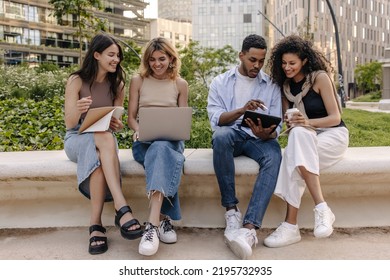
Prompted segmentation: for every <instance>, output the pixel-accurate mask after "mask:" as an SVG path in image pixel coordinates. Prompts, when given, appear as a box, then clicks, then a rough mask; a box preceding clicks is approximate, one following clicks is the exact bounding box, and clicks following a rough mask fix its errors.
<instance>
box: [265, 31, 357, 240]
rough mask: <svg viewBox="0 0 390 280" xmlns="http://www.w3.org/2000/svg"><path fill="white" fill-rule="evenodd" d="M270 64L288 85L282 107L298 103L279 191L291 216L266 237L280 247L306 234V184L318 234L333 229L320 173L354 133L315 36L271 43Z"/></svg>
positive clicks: (283, 84)
mask: <svg viewBox="0 0 390 280" xmlns="http://www.w3.org/2000/svg"><path fill="white" fill-rule="evenodd" d="M270 70H271V77H272V79H273V80H274V81H275V82H276V83H277V84H278V85H279V86H280V87H281V88H282V91H283V94H282V102H283V112H286V111H287V109H289V108H296V109H298V112H296V113H294V114H293V115H292V116H291V117H288V116H287V114H285V117H284V120H285V122H286V124H287V127H288V128H289V129H290V130H289V132H288V145H287V147H286V148H285V150H284V153H283V157H282V163H281V166H280V169H279V175H278V181H277V183H276V188H275V192H274V193H275V194H276V195H277V196H279V197H281V198H282V199H283V200H285V201H286V203H287V213H286V218H285V221H284V222H283V223H281V224H280V226H279V227H278V228H277V229H276V230H275V231H274V232H273V233H272V234H271V235H270V236H268V237H267V238H266V239H265V240H264V244H265V245H266V246H268V247H281V246H286V245H289V244H293V243H296V242H299V241H300V240H301V235H300V232H299V227H298V224H297V215H298V210H299V207H300V204H301V197H302V195H303V192H304V190H305V186H307V188H308V190H309V192H310V195H311V196H312V198H313V201H314V204H315V207H314V236H315V237H318V238H321V237H328V236H330V235H331V234H332V232H333V223H334V221H335V215H334V214H333V212H332V211H331V209H330V208H329V206H328V205H327V203H326V202H325V200H324V197H323V194H322V190H321V186H320V179H319V174H320V170H323V169H324V168H327V167H330V166H332V165H333V164H335V163H336V162H337V161H339V160H340V159H341V158H342V157H343V155H344V154H345V152H346V150H347V147H348V143H349V134H348V129H347V128H346V126H345V124H344V122H343V121H342V119H341V106H340V100H339V96H338V95H337V92H336V88H335V85H334V83H333V81H332V80H331V78H330V76H329V74H330V72H331V70H332V67H331V65H330V63H329V61H328V60H327V59H326V58H325V56H324V55H323V54H322V53H321V52H320V51H318V50H316V49H315V48H314V47H313V46H312V43H311V42H309V41H307V40H304V39H302V38H300V37H299V36H295V35H292V36H289V37H286V38H284V39H282V40H281V41H280V42H279V43H277V44H276V45H275V46H274V48H273V49H272V53H271V57H270Z"/></svg>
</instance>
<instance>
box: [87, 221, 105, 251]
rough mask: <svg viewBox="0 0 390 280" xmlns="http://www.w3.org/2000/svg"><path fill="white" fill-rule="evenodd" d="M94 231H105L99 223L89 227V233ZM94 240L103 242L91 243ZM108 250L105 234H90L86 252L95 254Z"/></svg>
mask: <svg viewBox="0 0 390 280" xmlns="http://www.w3.org/2000/svg"><path fill="white" fill-rule="evenodd" d="M94 231H99V232H101V233H104V234H105V233H106V228H105V227H103V226H101V225H92V226H90V227H89V234H91V233H92V232H94ZM93 242H95V243H97V242H104V243H101V244H96V245H92V243H93ZM107 250H108V245H107V237H106V236H92V237H91V238H90V239H89V248H88V252H89V253H90V254H91V255H97V254H103V253H105V252H106V251H107Z"/></svg>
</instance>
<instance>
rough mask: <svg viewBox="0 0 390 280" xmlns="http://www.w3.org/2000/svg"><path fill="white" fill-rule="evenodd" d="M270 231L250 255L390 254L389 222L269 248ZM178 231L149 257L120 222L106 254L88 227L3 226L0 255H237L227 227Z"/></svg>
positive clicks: (111, 231)
mask: <svg viewBox="0 0 390 280" xmlns="http://www.w3.org/2000/svg"><path fill="white" fill-rule="evenodd" d="M271 232H272V229H261V230H258V240H259V243H258V244H257V246H256V247H255V248H253V254H252V257H251V258H250V259H251V260H390V227H381V228H349V229H345V228H336V229H335V231H334V233H333V234H332V235H331V236H330V237H329V238H323V239H317V238H315V237H314V236H313V233H312V230H310V229H301V235H302V240H301V242H299V243H296V244H293V245H290V246H286V247H282V248H267V247H265V246H264V245H263V240H264V238H265V237H266V236H268V234H270V233H271ZM177 233H178V242H177V243H175V244H169V245H168V244H164V243H161V242H160V247H159V250H158V252H157V254H156V255H154V256H151V257H145V256H142V255H140V254H138V244H139V239H138V240H132V241H129V240H125V239H123V238H122V237H121V235H120V233H119V230H118V229H117V228H115V227H108V231H107V237H108V245H109V249H108V251H107V252H106V253H104V254H101V255H90V254H89V253H88V250H87V249H88V239H89V236H88V228H86V227H69V228H38V229H1V230H0V248H1V249H0V260H238V258H237V257H236V256H235V255H234V254H233V253H232V251H231V250H230V249H229V248H228V247H227V246H226V245H225V243H224V240H223V229H220V228H214V229H205V228H177ZM0 263H1V262H0Z"/></svg>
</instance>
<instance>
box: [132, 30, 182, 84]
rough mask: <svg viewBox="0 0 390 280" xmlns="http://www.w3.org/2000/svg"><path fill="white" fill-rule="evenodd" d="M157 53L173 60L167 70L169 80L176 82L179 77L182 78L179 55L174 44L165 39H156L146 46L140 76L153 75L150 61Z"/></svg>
mask: <svg viewBox="0 0 390 280" xmlns="http://www.w3.org/2000/svg"><path fill="white" fill-rule="evenodd" d="M155 51H160V52H162V53H164V54H166V55H168V56H169V58H171V59H172V62H171V63H170V65H169V67H168V69H167V72H168V76H169V78H170V79H172V80H174V79H176V78H177V77H180V67H181V61H180V57H179V54H178V52H177V50H176V48H175V47H174V46H173V45H172V43H171V42H170V41H169V40H168V39H165V38H163V37H157V38H154V39H152V40H150V41H149V42H148V43H147V44H146V46H145V49H144V52H143V55H142V59H141V65H140V68H139V73H140V76H141V77H142V78H145V77H149V76H150V75H152V73H153V70H152V69H151V68H150V65H149V60H150V57H151V56H152V54H153V52H155Z"/></svg>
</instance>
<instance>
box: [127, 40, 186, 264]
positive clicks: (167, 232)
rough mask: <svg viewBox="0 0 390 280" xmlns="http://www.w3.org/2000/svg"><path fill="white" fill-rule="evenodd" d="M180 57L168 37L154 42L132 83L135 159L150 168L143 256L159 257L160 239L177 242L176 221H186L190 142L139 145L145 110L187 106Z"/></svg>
mask: <svg viewBox="0 0 390 280" xmlns="http://www.w3.org/2000/svg"><path fill="white" fill-rule="evenodd" d="M180 66H181V62H180V58H179V55H178V53H177V51H176V49H175V48H174V47H173V45H172V44H171V43H170V42H169V41H168V40H167V39H165V38H161V37H158V38H155V39H152V40H151V41H150V42H149V43H148V44H147V45H146V46H145V49H144V52H143V56H142V61H141V65H140V71H139V72H140V73H139V74H137V75H135V76H134V77H133V78H132V79H131V84H130V97H129V108H128V111H129V112H128V125H129V127H130V128H131V129H133V130H134V131H135V133H134V135H133V157H134V159H135V160H136V161H137V162H139V163H141V164H142V165H143V166H144V168H145V174H146V192H147V196H148V198H149V199H150V214H149V219H148V222H147V223H146V228H145V232H144V235H143V236H142V239H141V242H140V244H139V249H138V251H139V253H140V254H142V255H146V256H151V255H154V254H155V253H156V252H157V250H158V247H159V241H161V242H164V243H168V244H170V243H175V242H176V240H177V235H176V232H175V230H174V228H173V226H172V224H171V219H172V220H180V219H181V211H180V203H179V197H178V193H177V192H178V189H179V185H180V180H181V175H182V170H183V164H184V159H185V158H184V155H183V152H184V141H160V140H156V141H148V142H146V141H138V127H139V125H138V121H137V115H138V110H139V108H141V107H187V106H188V83H187V82H186V81H185V80H184V79H182V78H181V77H180V76H179V72H180Z"/></svg>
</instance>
